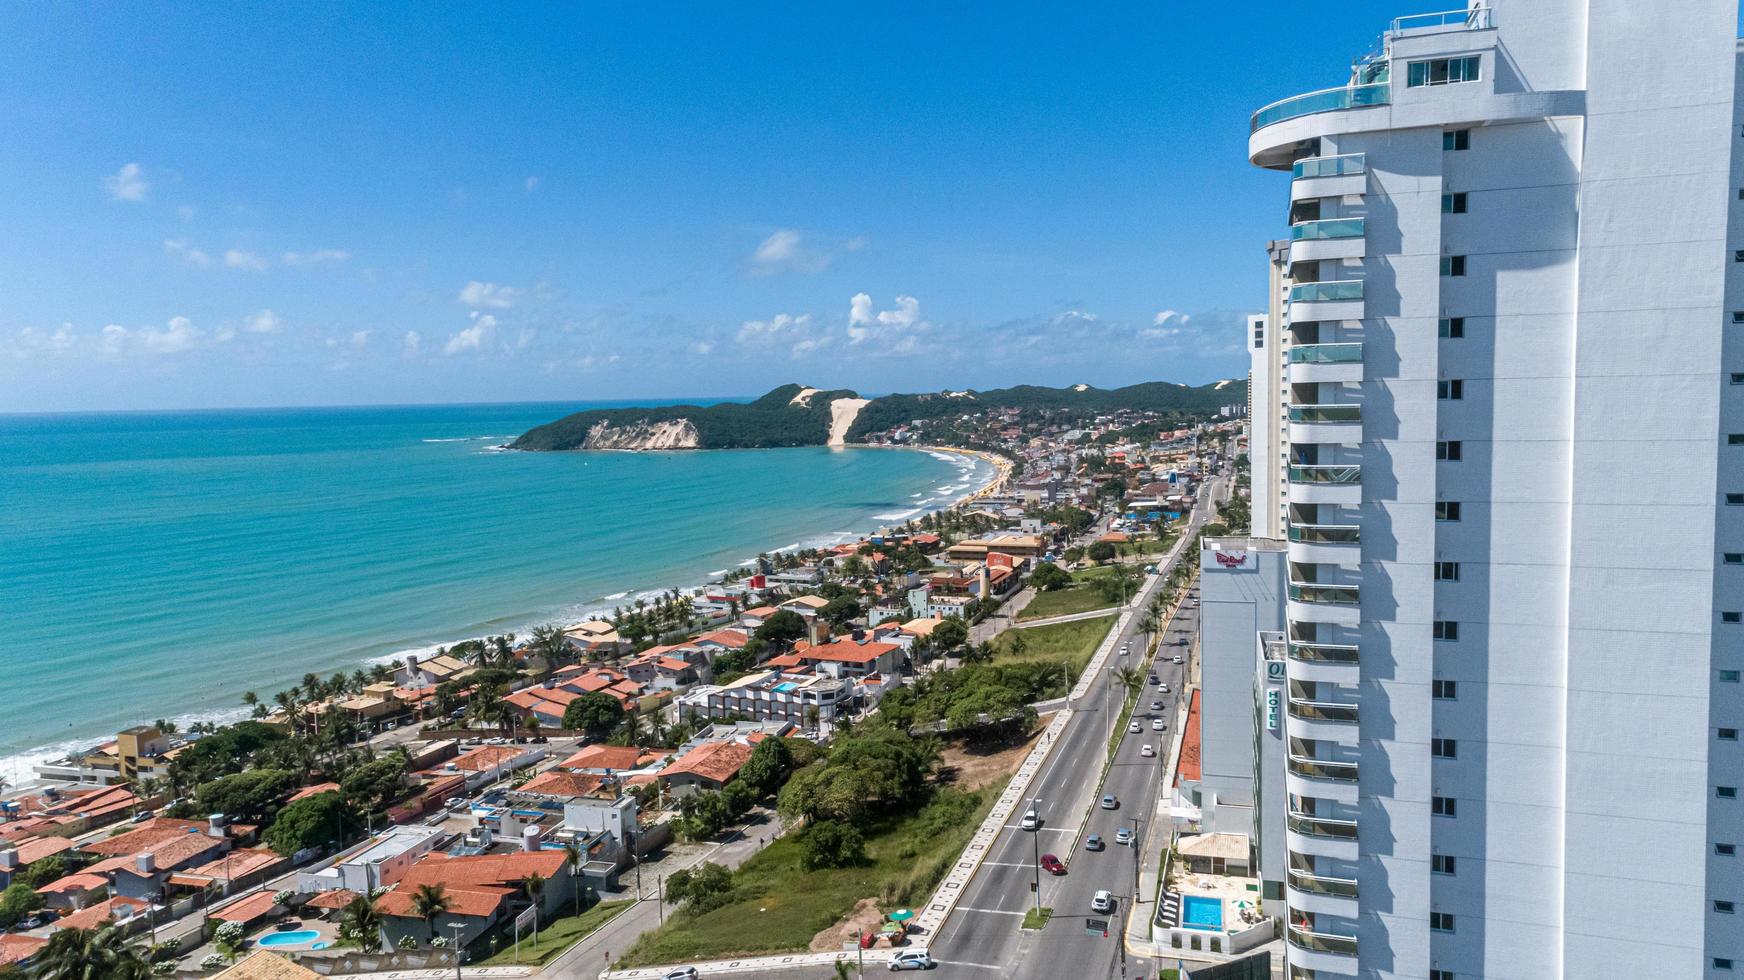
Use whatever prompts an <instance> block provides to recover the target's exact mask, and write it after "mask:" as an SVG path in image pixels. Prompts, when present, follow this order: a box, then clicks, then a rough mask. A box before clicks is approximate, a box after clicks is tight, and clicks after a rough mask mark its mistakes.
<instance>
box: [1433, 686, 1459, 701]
mask: <svg viewBox="0 0 1744 980" xmlns="http://www.w3.org/2000/svg"><path fill="white" fill-rule="evenodd" d="M1429 693H1430V696H1431V697H1433V698H1435V700H1437V701H1458V700H1459V681H1430V682H1429Z"/></svg>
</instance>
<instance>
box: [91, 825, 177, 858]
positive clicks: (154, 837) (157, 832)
mask: <svg viewBox="0 0 1744 980" xmlns="http://www.w3.org/2000/svg"><path fill="white" fill-rule="evenodd" d="M205 829H206V825H205V824H203V823H196V822H194V821H192V820H172V819H170V818H169V817H154V818H152V819H150V820H147V821H146V822H144V823H142V824H140V825H139V826H138V827H136V828H134V829H133V830H129V831H127V832H126V833H124V834H116V835H115V836H114V837H107V838H104V839H103V840H100V841H93V842H91V843H89V844H86V845H85V850H86V851H88V852H90V853H92V854H102V855H105V856H110V855H117V854H138V853H140V852H142V851H149V850H151V849H152V848H153V847H155V846H157V845H159V844H162V843H164V842H166V841H168V840H170V839H172V838H175V837H183V836H187V835H188V834H189V832H190V831H192V832H193V833H195V834H198V833H200V832H201V831H203V830H205Z"/></svg>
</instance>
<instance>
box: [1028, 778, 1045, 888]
mask: <svg viewBox="0 0 1744 980" xmlns="http://www.w3.org/2000/svg"><path fill="white" fill-rule="evenodd" d="M1029 808H1030V810H1031V811H1033V812H1034V813H1035V815H1036V826H1035V829H1034V830H1031V831H1030V832H1029V842H1030V844H1031V846H1032V848H1033V849H1034V851H1035V909H1036V915H1037V916H1040V915H1041V914H1042V832H1041V819H1042V801H1041V797H1039V796H1032V797H1030V800H1029Z"/></svg>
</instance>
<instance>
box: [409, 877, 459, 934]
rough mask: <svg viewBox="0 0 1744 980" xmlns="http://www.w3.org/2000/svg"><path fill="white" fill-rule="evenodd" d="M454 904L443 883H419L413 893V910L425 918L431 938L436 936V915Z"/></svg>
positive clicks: (421, 917)
mask: <svg viewBox="0 0 1744 980" xmlns="http://www.w3.org/2000/svg"><path fill="white" fill-rule="evenodd" d="M452 904H453V903H452V902H451V901H450V900H449V898H448V891H447V889H445V888H443V887H442V886H441V885H419V886H418V890H417V891H415V892H413V893H412V912H413V913H414V914H415V915H417V916H418V918H420V919H423V920H424V926H425V928H426V929H428V930H429V932H430V938H431V939H435V938H436V917H437V916H439V915H441V914H442V913H444V912H446V911H448V908H449V906H450V905H452Z"/></svg>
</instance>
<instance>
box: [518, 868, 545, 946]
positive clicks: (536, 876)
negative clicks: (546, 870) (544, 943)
mask: <svg viewBox="0 0 1744 980" xmlns="http://www.w3.org/2000/svg"><path fill="white" fill-rule="evenodd" d="M521 887H522V888H524V889H526V890H527V901H528V902H530V903H531V904H533V905H538V904H539V894H540V893H541V892H543V891H544V890H545V876H544V875H542V874H540V873H538V872H537V871H535V872H533V873H532V874H530V875H528V876H527V877H526V878H525V879H524V880H522V882H521ZM533 948H534V949H538V948H539V915H538V913H536V912H535V913H534V914H533Z"/></svg>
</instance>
